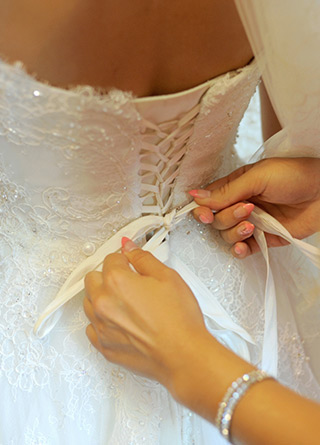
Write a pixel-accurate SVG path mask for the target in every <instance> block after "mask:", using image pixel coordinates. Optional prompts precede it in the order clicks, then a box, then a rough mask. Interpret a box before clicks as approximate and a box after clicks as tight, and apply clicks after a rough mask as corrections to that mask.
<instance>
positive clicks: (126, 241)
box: [121, 236, 139, 252]
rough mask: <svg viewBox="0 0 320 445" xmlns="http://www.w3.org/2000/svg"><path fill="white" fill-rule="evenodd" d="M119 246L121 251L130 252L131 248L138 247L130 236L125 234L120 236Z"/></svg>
mask: <svg viewBox="0 0 320 445" xmlns="http://www.w3.org/2000/svg"><path fill="white" fill-rule="evenodd" d="M121 246H122V251H123V252H131V251H132V250H135V249H139V247H138V246H137V245H136V244H135V243H134V242H133V241H132V240H131V239H130V238H127V237H126V236H123V237H122V238H121Z"/></svg>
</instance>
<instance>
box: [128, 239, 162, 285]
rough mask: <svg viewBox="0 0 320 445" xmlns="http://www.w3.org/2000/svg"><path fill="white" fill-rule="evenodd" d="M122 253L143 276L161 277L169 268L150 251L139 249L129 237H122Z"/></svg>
mask: <svg viewBox="0 0 320 445" xmlns="http://www.w3.org/2000/svg"><path fill="white" fill-rule="evenodd" d="M122 253H123V254H124V255H125V256H126V257H127V259H128V261H129V263H130V264H132V266H133V267H134V268H135V270H136V271H137V272H138V273H139V274H141V275H145V276H151V277H154V278H157V279H159V280H160V279H162V278H163V276H164V273H165V272H166V270H168V269H169V268H168V267H167V266H165V265H164V264H162V263H161V261H159V260H157V259H156V258H155V257H154V256H153V255H152V253H150V252H146V251H145V250H142V249H139V247H138V246H137V245H136V244H135V243H134V242H133V241H131V240H130V239H129V238H126V237H124V238H122Z"/></svg>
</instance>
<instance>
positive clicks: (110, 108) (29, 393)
mask: <svg viewBox="0 0 320 445" xmlns="http://www.w3.org/2000/svg"><path fill="white" fill-rule="evenodd" d="M258 79H259V73H258V70H257V67H256V64H255V63H251V64H250V65H248V66H247V67H245V68H243V69H240V70H237V71H233V72H230V73H227V74H225V75H222V76H219V77H218V78H216V79H213V80H212V81H209V82H206V83H205V84H203V85H200V86H199V87H196V88H193V89H191V90H188V91H185V92H182V93H178V94H171V95H165V96H158V97H151V98H143V99H135V98H133V97H132V96H131V95H130V94H128V93H124V92H121V91H117V90H114V91H111V92H110V93H108V94H105V95H99V94H98V93H95V91H94V90H93V89H92V88H89V87H83V88H77V89H74V90H62V89H59V88H55V87H52V86H50V85H46V84H43V83H40V82H38V81H37V80H35V79H34V78H32V77H31V76H29V75H28V74H26V72H25V71H24V70H23V68H22V67H21V65H19V64H16V65H8V64H6V63H4V62H1V63H0V153H1V154H0V156H1V157H0V167H1V170H0V187H1V193H0V211H1V218H0V227H1V230H0V235H1V237H0V246H1V247H0V249H1V250H0V252H1V266H0V267H1V269H0V270H1V280H0V286H1V293H0V295H1V305H0V372H1V374H0V391H1V415H0V444H1V445H22V444H23V445H24V444H25V445H31V444H32V445H36V444H37V445H40V444H41V445H45V444H46V445H47V444H48V445H49V444H50V445H58V444H59V445H64V444H65V445H73V444H75V445H89V444H90V445H143V444H146V445H171V444H172V445H191V444H196V445H205V444H206V445H209V444H214V443H215V444H218V443H224V440H223V439H221V438H220V436H219V434H218V433H217V431H216V430H215V428H214V427H213V426H211V425H209V424H208V423H207V422H206V421H204V420H202V419H200V418H199V417H198V416H196V415H194V414H192V413H191V412H189V411H188V410H187V409H186V408H184V407H181V406H180V405H178V404H177V403H176V402H175V401H174V400H173V399H172V398H171V396H170V395H169V394H168V392H167V391H166V390H165V389H164V388H163V387H162V386H161V385H160V384H158V383H157V382H154V381H150V380H148V379H144V378H142V377H137V376H135V375H134V374H132V373H130V372H128V371H126V370H124V369H122V368H120V367H118V366H116V365H113V364H110V363H108V362H107V361H106V360H105V359H104V358H103V357H102V356H101V355H100V354H99V353H98V352H97V351H96V350H95V349H94V348H93V347H91V346H90V344H89V342H88V340H87V338H86V335H85V327H86V325H87V323H88V321H87V319H86V317H85V315H84V312H83V309H82V295H81V292H80V293H79V294H78V295H77V296H75V297H74V298H72V299H71V300H70V301H69V302H68V303H67V304H65V305H64V306H63V310H62V316H61V318H60V319H59V320H58V319H56V320H55V323H52V324H51V325H50V326H49V328H48V329H47V330H46V332H45V333H46V334H47V335H45V336H43V338H39V336H37V335H35V334H34V333H33V329H34V325H35V323H36V321H37V320H38V318H39V316H40V315H41V314H42V313H43V312H44V311H45V308H46V307H47V306H48V305H49V304H50V303H51V302H52V301H53V300H54V298H55V296H56V294H57V293H58V291H59V289H60V288H61V286H62V285H63V283H64V281H65V280H66V278H67V277H68V276H69V275H70V274H71V272H72V271H74V270H75V269H76V270H77V268H78V269H79V267H78V266H79V265H81V264H83V261H85V260H86V259H87V258H91V257H93V256H94V255H95V254H96V252H97V249H98V248H99V247H100V246H101V245H103V243H104V242H105V241H106V240H107V239H110V238H112V237H114V236H116V234H117V233H118V231H119V230H120V229H121V228H123V227H125V226H126V225H128V224H129V223H132V222H133V221H140V220H141V217H142V216H147V215H160V216H166V215H169V214H170V215H171V219H170V218H169V219H170V220H168V218H167V219H165V218H164V223H163V225H164V226H166V228H167V229H171V231H170V236H169V237H167V242H166V243H162V244H160V249H161V246H162V245H163V246H166V249H167V250H168V252H169V253H168V254H167V256H168V259H167V263H168V264H169V265H172V266H175V264H178V265H179V267H180V269H179V267H178V269H179V272H181V273H182V274H183V272H185V276H184V278H189V285H190V286H191V288H192V289H195V293H196V296H197V298H199V303H200V305H201V307H202V308H203V309H204V312H205V314H206V322H207V326H208V328H209V329H210V330H211V331H212V333H213V334H214V335H216V336H217V337H218V338H219V339H220V341H222V342H224V343H225V344H226V345H228V346H229V347H231V348H232V349H234V350H235V351H236V352H237V353H239V354H240V355H242V356H244V357H246V358H248V359H250V360H251V361H252V362H253V363H255V364H259V363H260V362H261V355H262V345H263V337H264V285H265V274H266V272H265V271H266V267H265V263H264V260H263V258H262V256H261V255H255V256H254V257H252V258H250V259H248V260H246V261H237V260H235V259H233V258H232V256H231V255H230V253H229V247H228V246H227V245H226V244H225V243H224V242H223V241H222V240H221V238H220V236H219V233H217V232H215V231H213V230H211V229H210V228H208V227H204V226H202V225H200V224H198V223H197V222H196V221H195V220H194V219H193V218H192V216H191V215H186V216H185V217H184V218H181V220H180V222H179V223H178V224H175V225H173V224H172V218H173V217H174V215H173V214H172V210H173V209H178V210H179V209H181V207H182V206H185V205H186V204H187V203H188V202H189V201H190V196H189V195H188V194H187V190H190V189H192V188H197V187H199V185H201V184H202V185H205V184H207V183H209V182H210V181H212V180H213V179H214V178H217V177H219V176H222V175H224V174H227V173H228V172H230V171H232V170H233V169H234V168H235V167H237V165H238V158H237V155H236V153H235V151H234V148H233V145H234V141H235V137H236V132H237V127H238V124H239V122H240V120H241V117H242V116H243V113H244V111H245V109H246V107H247V105H248V102H249V100H250V97H251V96H252V94H253V92H254V90H255V88H256V85H257V82H258ZM161 224H162V223H160V224H159V225H160V226H161ZM160 230H161V227H160ZM128 231H129V229H128ZM147 231H148V230H144V231H143V232H142V233H140V241H141V242H143V239H144V237H145V235H148V234H147V233H146V232H147ZM128 235H130V233H128ZM118 241H119V240H118V239H117V240H116V242H117V243H118ZM119 247H120V244H117V247H116V248H117V249H118V248H119ZM113 250H114V249H113ZM270 256H271V268H272V270H273V276H274V280H275V287H276V294H277V300H278V308H277V309H278V339H279V341H278V345H279V356H278V375H279V378H280V380H281V381H282V382H284V383H285V384H288V385H290V386H291V387H292V388H294V389H295V390H297V391H300V392H302V393H303V394H306V395H308V396H310V397H313V398H315V399H318V400H319V399H320V390H319V384H318V382H317V379H316V377H315V365H316V362H315V361H314V360H313V356H317V354H316V351H317V347H318V346H319V341H320V340H319V333H318V334H317V327H318V326H319V304H318V306H317V302H318V301H319V292H318V288H317V284H316V281H315V280H314V279H313V277H316V272H314V271H313V269H312V268H311V267H310V266H309V265H308V264H307V260H305V259H304V258H303V257H302V255H301V254H300V253H299V252H298V251H296V250H295V249H294V248H293V247H291V246H289V247H286V248H283V249H278V250H277V251H273V252H271V254H270ZM80 269H81V266H80ZM199 282H200V284H199ZM199 286H200V290H201V291H200V292H199V295H197V289H199ZM201 286H202V287H201ZM208 295H209V297H208ZM317 299H318V300H317ZM317 311H318V312H317ZM219 317H220V318H219ZM228 317H229V318H228ZM49 321H50V318H49ZM275 323H276V321H275ZM225 326H228V328H225V329H224V328H223V327H225ZM196 359H197V358H196V357H195V360H196ZM217 366H219V363H217ZM318 377H319V371H318ZM199 379H201V370H199ZM212 384H214V382H212Z"/></svg>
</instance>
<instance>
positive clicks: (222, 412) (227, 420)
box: [216, 369, 272, 440]
mask: <svg viewBox="0 0 320 445" xmlns="http://www.w3.org/2000/svg"><path fill="white" fill-rule="evenodd" d="M271 378H272V377H271V376H270V375H268V374H267V373H266V372H264V371H260V370H259V369H258V370H254V371H251V372H248V373H247V374H243V376H242V377H239V378H238V379H237V380H235V381H234V382H232V384H231V386H230V387H229V388H228V389H227V392H226V393H225V396H224V398H223V399H222V402H221V403H220V405H219V409H218V413H217V417H216V427H217V428H218V429H219V431H220V433H221V434H222V436H223V437H224V438H225V439H227V440H230V426H231V420H232V415H233V412H234V410H235V408H236V406H237V404H238V403H239V401H240V399H241V397H242V396H243V395H244V394H245V393H246V392H247V391H248V389H249V388H250V386H252V385H253V384H254V383H257V382H261V381H262V380H265V379H271Z"/></svg>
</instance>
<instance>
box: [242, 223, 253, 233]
mask: <svg viewBox="0 0 320 445" xmlns="http://www.w3.org/2000/svg"><path fill="white" fill-rule="evenodd" d="M253 230H254V225H253V224H251V223H246V224H241V226H240V227H239V229H238V233H239V235H250V234H251V233H252V232H253Z"/></svg>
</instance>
